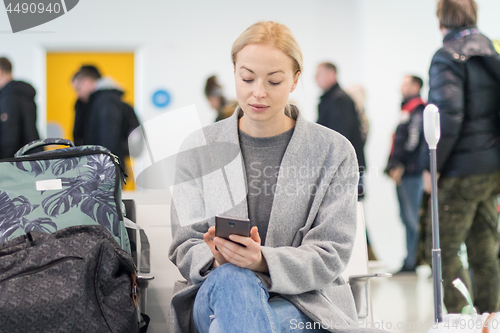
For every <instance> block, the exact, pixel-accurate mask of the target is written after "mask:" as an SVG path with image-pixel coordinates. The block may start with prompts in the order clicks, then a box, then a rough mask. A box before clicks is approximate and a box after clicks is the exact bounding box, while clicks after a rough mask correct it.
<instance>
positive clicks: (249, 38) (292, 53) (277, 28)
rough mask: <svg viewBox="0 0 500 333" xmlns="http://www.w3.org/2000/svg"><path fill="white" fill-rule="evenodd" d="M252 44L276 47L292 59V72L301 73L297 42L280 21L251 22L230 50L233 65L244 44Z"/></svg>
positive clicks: (299, 52)
mask: <svg viewBox="0 0 500 333" xmlns="http://www.w3.org/2000/svg"><path fill="white" fill-rule="evenodd" d="M252 44H268V45H272V46H274V47H276V48H277V49H278V50H280V51H282V52H283V53H284V54H286V55H287V56H289V57H290V58H291V59H292V61H293V67H294V68H293V70H294V74H297V72H300V73H302V68H303V60H302V51H301V50H300V46H299V43H297V40H296V39H295V37H294V36H293V35H292V32H291V31H290V29H289V28H288V27H287V26H286V25H284V24H280V23H276V22H272V21H267V22H264V21H262V22H257V23H254V24H252V25H251V26H250V27H249V28H248V29H246V30H245V31H243V33H242V34H241V35H240V36H239V37H238V39H236V41H235V42H234V44H233V48H232V50H231V59H232V60H233V65H236V55H237V54H238V52H240V51H241V49H243V48H244V47H245V46H247V45H252Z"/></svg>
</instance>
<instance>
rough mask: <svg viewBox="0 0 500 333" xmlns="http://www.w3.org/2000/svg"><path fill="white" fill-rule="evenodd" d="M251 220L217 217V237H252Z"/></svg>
mask: <svg viewBox="0 0 500 333" xmlns="http://www.w3.org/2000/svg"><path fill="white" fill-rule="evenodd" d="M250 228H251V227H250V220H248V219H240V218H233V217H222V216H216V217H215V236H216V237H221V238H225V239H227V240H230V239H229V235H239V236H243V237H250Z"/></svg>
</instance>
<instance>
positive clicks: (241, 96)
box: [234, 44, 300, 122]
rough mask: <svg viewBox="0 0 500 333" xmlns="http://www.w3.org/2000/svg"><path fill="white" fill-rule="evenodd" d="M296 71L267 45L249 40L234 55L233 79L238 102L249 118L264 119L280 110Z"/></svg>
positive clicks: (279, 52) (273, 115) (277, 50)
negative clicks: (250, 42) (252, 42)
mask: <svg viewBox="0 0 500 333" xmlns="http://www.w3.org/2000/svg"><path fill="white" fill-rule="evenodd" d="M299 74H300V73H297V74H295V73H294V70H293V61H292V59H291V58H290V57H288V56H287V55H286V54H284V53H283V52H282V51H281V50H279V49H277V48H275V47H274V46H271V45H262V44H253V45H247V46H245V47H244V48H242V49H241V50H240V51H239V52H238V54H237V55H236V64H235V65H234V79H235V83H236V98H237V100H238V104H239V105H240V107H241V108H242V109H243V111H244V112H245V116H248V117H249V118H250V119H251V120H253V121H259V122H267V121H271V120H273V119H278V118H279V117H280V116H281V115H283V114H284V108H285V106H286V104H287V103H288V96H289V95H290V93H291V92H292V91H294V90H295V87H296V86H297V81H298V78H299ZM275 117H278V118H275Z"/></svg>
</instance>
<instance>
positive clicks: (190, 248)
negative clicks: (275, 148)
mask: <svg viewBox="0 0 500 333" xmlns="http://www.w3.org/2000/svg"><path fill="white" fill-rule="evenodd" d="M241 116H242V110H241V109H239V108H238V109H236V111H235V113H234V114H233V115H232V116H231V117H230V118H228V119H225V120H223V121H220V122H217V123H215V124H212V125H210V126H207V127H205V128H203V129H202V130H200V131H199V132H198V133H195V134H193V135H191V136H190V137H189V138H188V139H187V140H186V141H185V143H184V146H183V148H181V151H183V153H181V154H179V157H178V159H177V168H176V185H175V186H174V189H173V192H172V197H173V199H172V211H171V223H172V235H173V242H172V245H171V247H170V249H169V257H170V260H171V261H172V262H173V263H174V264H175V265H176V266H177V267H178V269H179V271H180V273H181V274H182V275H183V276H184V278H185V279H186V281H183V282H180V281H179V282H178V283H177V284H176V286H175V287H174V295H173V297H172V301H171V308H170V318H169V320H170V323H169V326H170V328H171V332H194V331H195V329H194V328H193V327H190V322H191V312H192V307H193V302H194V298H195V296H196V293H197V290H198V289H199V287H200V286H201V284H202V283H203V281H204V280H205V279H206V278H207V276H208V275H209V274H210V271H211V266H212V263H213V260H214V259H213V256H212V253H211V251H210V249H209V247H208V245H206V243H205V242H204V241H203V234H204V233H205V232H206V231H207V230H208V228H209V227H210V226H213V225H214V223H215V218H214V216H215V215H217V214H221V213H224V215H226V216H234V217H244V218H246V217H248V211H247V202H246V188H247V185H246V177H245V170H244V164H243V161H242V155H241V151H240V150H239V140H238V119H239V117H241ZM288 116H290V117H292V118H294V119H296V126H295V130H294V133H293V136H292V138H291V140H290V143H289V144H288V147H287V149H286V151H285V155H284V156H283V160H282V162H281V167H280V170H279V174H278V180H277V187H276V192H275V197H274V201H273V205H272V211H271V216H270V220H269V228H268V231H267V236H266V243H265V244H263V245H262V247H261V249H262V254H263V256H264V257H265V259H266V261H267V265H268V267H269V274H264V273H256V274H257V275H258V276H259V278H260V279H261V280H262V282H263V284H264V285H265V286H266V287H267V288H268V289H269V291H270V292H274V293H279V294H280V295H281V296H282V297H284V298H286V299H287V300H289V301H290V302H291V303H293V304H294V305H295V306H296V307H297V308H299V309H300V310H301V311H303V312H304V313H305V314H306V315H307V316H309V317H310V318H311V319H312V320H313V321H317V322H323V323H326V325H328V326H326V325H325V327H328V328H331V331H336V330H335V329H334V325H337V327H340V325H343V327H346V326H347V325H351V326H355V325H356V324H355V323H356V320H357V315H356V309H355V304H354V299H353V296H352V293H351V289H350V286H349V285H348V284H346V283H345V282H344V280H343V278H342V277H341V275H340V274H341V273H342V271H343V270H344V269H345V267H346V265H347V262H348V261H349V258H350V256H351V251H352V247H353V243H354V237H355V233H356V202H357V184H358V163H357V160H356V155H355V152H354V149H353V147H352V145H351V144H350V143H349V141H348V140H347V139H345V138H344V137H343V136H341V135H340V134H338V133H337V132H334V131H332V130H330V129H328V128H326V127H323V126H320V125H317V124H313V123H310V122H308V121H307V120H305V119H304V118H303V117H302V116H301V115H300V113H299V111H298V109H297V108H296V107H295V106H291V108H290V109H289V111H288ZM224 145H225V146H224ZM228 156H229V157H228ZM235 156H236V157H235ZM330 326H331V327H330Z"/></svg>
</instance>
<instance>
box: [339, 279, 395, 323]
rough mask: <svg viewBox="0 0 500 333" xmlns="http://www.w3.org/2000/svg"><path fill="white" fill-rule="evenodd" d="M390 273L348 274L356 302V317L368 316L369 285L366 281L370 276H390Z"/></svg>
mask: <svg viewBox="0 0 500 333" xmlns="http://www.w3.org/2000/svg"><path fill="white" fill-rule="evenodd" d="M391 276H392V274H390V273H376V274H363V275H351V276H349V285H350V286H351V290H352V296H353V297H354V303H355V304H356V312H357V313H358V318H366V317H368V314H369V312H370V311H369V310H370V303H371V302H370V286H369V284H368V282H369V281H370V279H372V278H378V277H391Z"/></svg>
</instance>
